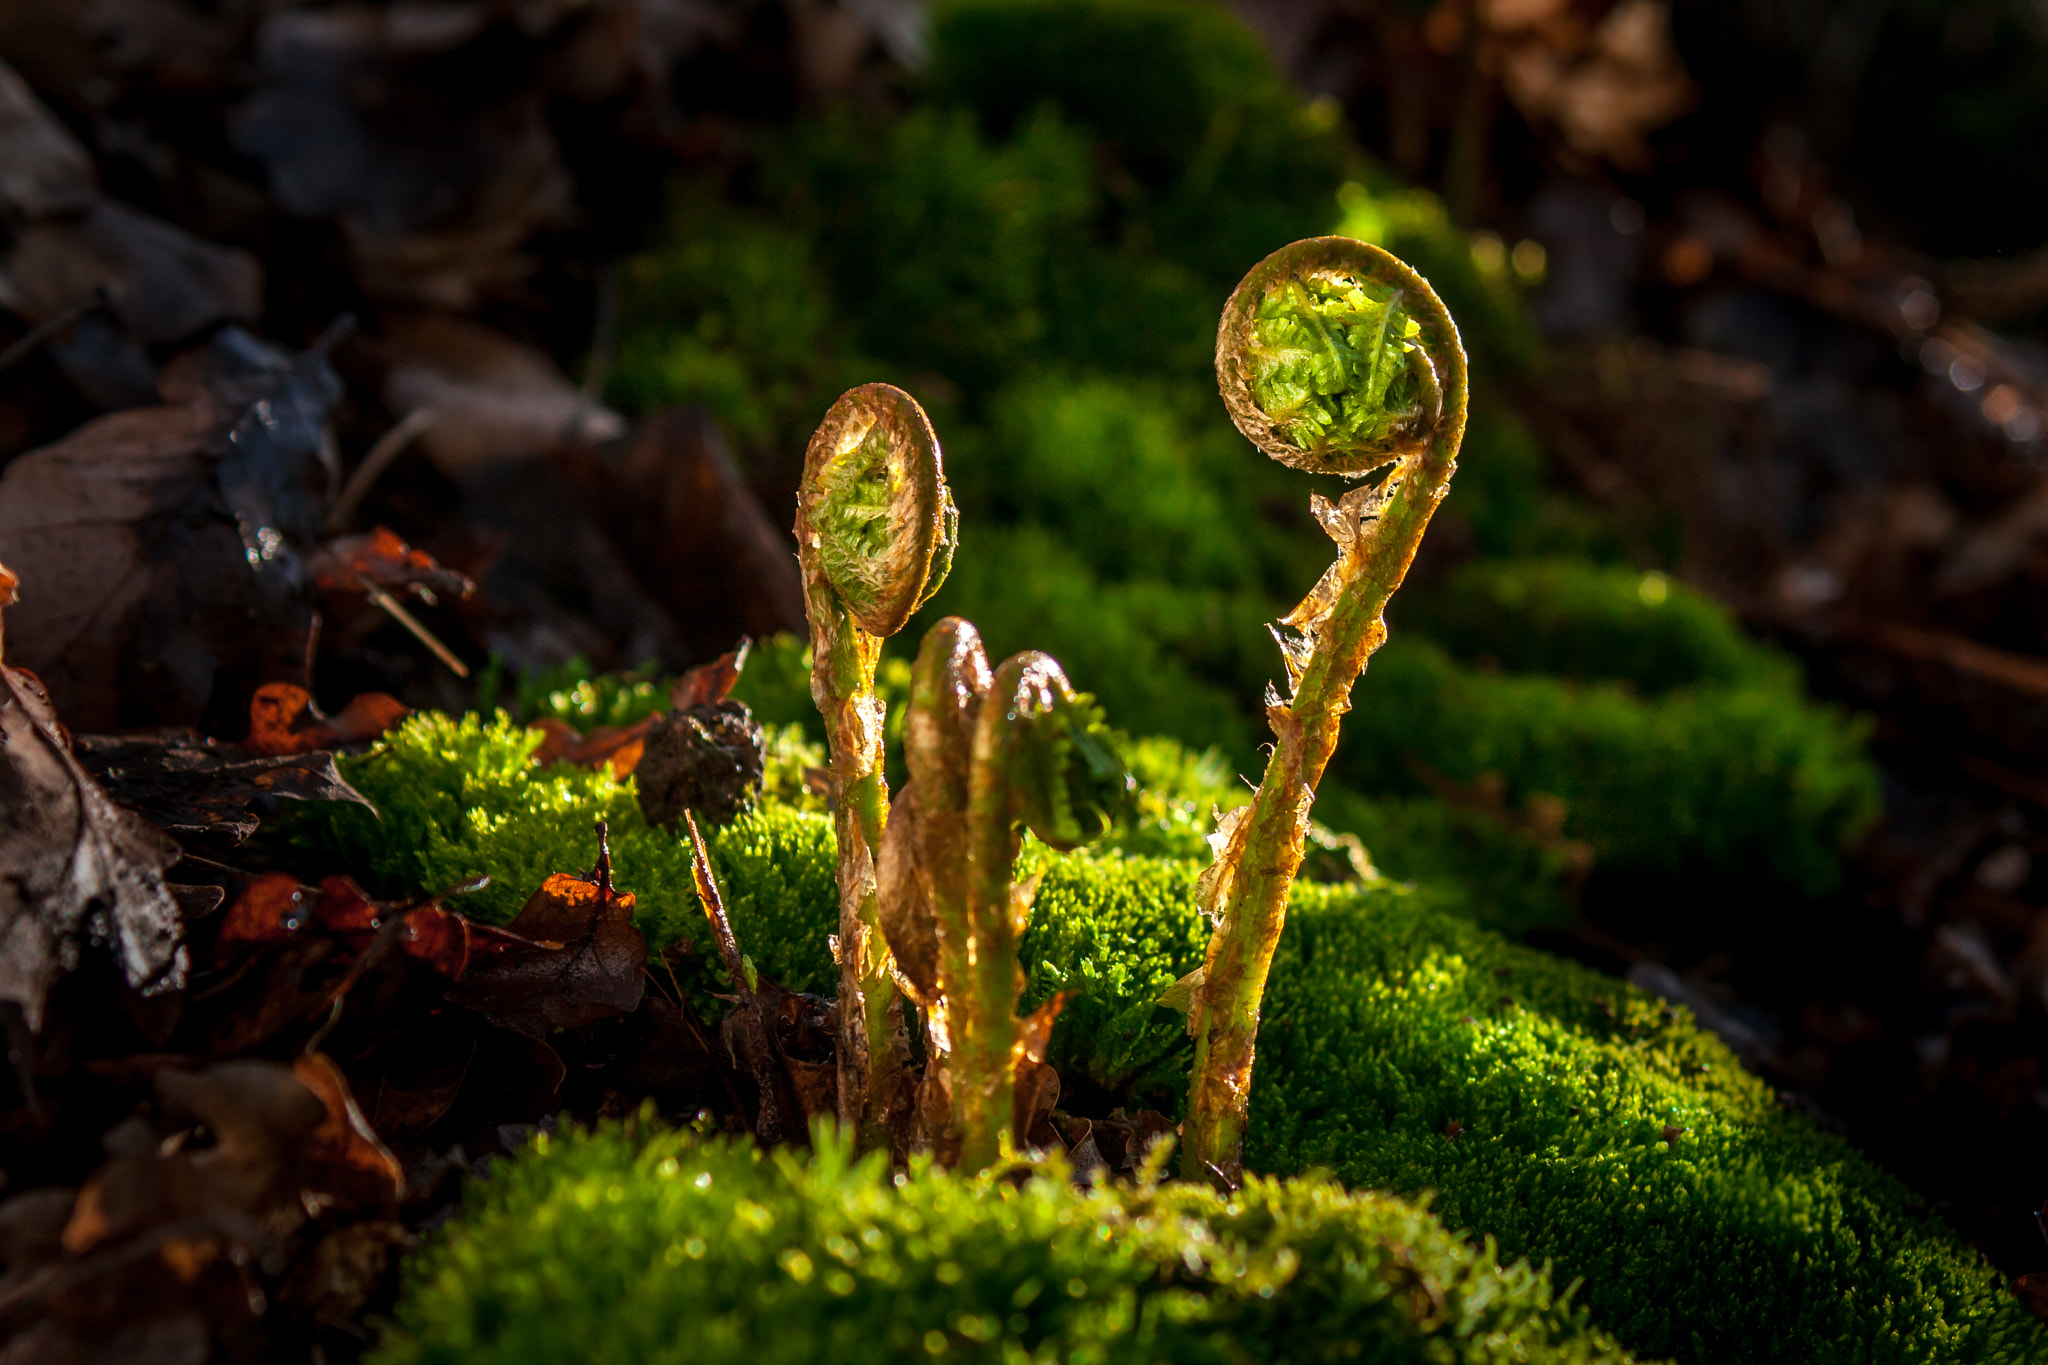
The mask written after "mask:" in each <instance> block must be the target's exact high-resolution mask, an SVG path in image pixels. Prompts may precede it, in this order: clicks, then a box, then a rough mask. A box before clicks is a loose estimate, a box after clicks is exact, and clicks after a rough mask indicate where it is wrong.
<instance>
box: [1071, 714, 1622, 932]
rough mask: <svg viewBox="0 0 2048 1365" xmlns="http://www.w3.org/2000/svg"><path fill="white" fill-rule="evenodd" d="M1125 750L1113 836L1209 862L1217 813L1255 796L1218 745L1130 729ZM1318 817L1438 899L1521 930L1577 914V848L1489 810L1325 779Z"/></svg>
mask: <svg viewBox="0 0 2048 1365" xmlns="http://www.w3.org/2000/svg"><path fill="white" fill-rule="evenodd" d="M1122 753H1123V755H1124V758H1125V760H1126V762H1128V763H1129V765H1130V769H1131V773H1132V775H1133V776H1134V777H1136V778H1137V781H1138V792H1137V797H1136V799H1135V801H1134V802H1133V803H1132V810H1131V814H1130V818H1129V819H1128V820H1127V821H1126V822H1125V823H1124V824H1122V825H1121V826H1119V827H1118V828H1117V829H1116V830H1115V831H1113V832H1112V833H1111V834H1110V836H1109V838H1108V840H1107V841H1106V842H1105V847H1106V848H1109V849H1115V850H1117V851H1120V852H1123V853H1128V854H1137V855H1140V856H1151V857H1162V858H1184V859H1193V860H1196V861H1198V862H1207V861H1208V859H1209V857H1210V849H1209V844H1208V836H1209V834H1210V833H1211V832H1212V831H1213V830H1214V829H1215V827H1216V820H1215V815H1216V814H1217V813H1218V812H1220V811H1227V810H1232V809H1234V808H1236V807H1238V806H1242V805H1245V804H1247V803H1248V802H1250V800H1251V787H1250V785H1249V784H1248V783H1246V782H1244V781H1243V780H1242V779H1240V778H1238V777H1237V775H1236V774H1235V772H1234V771H1233V770H1232V768H1231V766H1230V764H1229V761H1228V760H1227V759H1225V758H1224V756H1223V754H1222V752H1221V751H1219V750H1217V749H1213V748H1212V749H1207V750H1204V751H1201V752H1196V751H1195V750H1192V749H1189V748H1188V747H1187V746H1186V745H1184V744H1181V743H1179V742H1178V741H1176V740H1172V739H1166V738H1163V737H1159V736H1153V737H1151V738H1147V739H1140V740H1125V741H1124V742H1123V744H1122ZM1313 828H1320V829H1322V830H1324V831H1327V832H1329V833H1334V834H1338V835H1344V834H1355V835H1357V836H1358V837H1359V839H1360V841H1361V842H1362V843H1363V844H1364V846H1365V849H1366V851H1367V853H1368V855H1369V857H1370V860H1371V862H1372V864H1373V865H1374V867H1375V868H1376V869H1377V871H1378V872H1379V873H1380V874H1381V875H1383V876H1387V877H1391V878H1393V879H1394V880H1395V881H1419V882H1425V883H1427V884H1428V886H1429V889H1430V895H1431V897H1432V900H1433V902H1434V903H1435V904H1436V905H1437V906H1439V907H1440V908H1442V909H1445V910H1449V911H1452V912H1453V913H1456V914H1462V915H1465V916H1467V917H1468V918H1470V919H1472V920H1474V921H1476V922H1477V923H1480V924H1483V925H1485V926H1486V927H1487V928H1489V929H1495V930H1498V931H1499V932H1501V933H1504V934H1509V935H1515V934H1521V933H1525V932H1527V931H1528V930H1530V929H1536V928H1559V927H1562V926H1564V925H1566V924H1568V923H1570V921H1571V918H1572V913H1573V906H1572V899H1571V896H1570V894H1569V892H1568V889H1567V884H1568V883H1569V882H1570V881H1571V880H1572V879H1573V878H1575V877H1576V876H1577V875H1578V874H1579V872H1580V871H1581V870H1582V869H1581V867H1580V865H1579V862H1578V856H1579V852H1580V851H1579V850H1577V849H1575V848H1574V847H1573V846H1571V845H1570V844H1569V843H1568V842H1566V841H1562V840H1559V839H1556V838H1554V837H1553V838H1549V839H1547V840H1546V839H1544V838H1540V837H1538V834H1537V832H1535V831H1531V830H1527V829H1523V828H1519V827H1516V826H1513V825H1510V824H1507V823H1505V822H1503V821H1502V820H1501V819H1499V818H1496V816H1495V815H1493V814H1490V813H1488V812H1485V811H1480V810H1470V809H1460V808H1457V807H1453V806H1448V805H1445V804H1444V803H1443V802H1441V801H1438V800H1436V799H1435V798H1433V797H1427V796H1421V797H1364V796H1360V795H1358V794H1357V793H1356V792H1352V791H1348V790H1346V789H1344V788H1342V787H1340V786H1338V785H1336V784H1335V783H1325V784H1324V786H1323V790H1322V791H1321V792H1320V793H1319V794H1318V796H1317V797H1316V804H1315V824H1314V826H1312V829H1313ZM1312 837H1313V836H1312Z"/></svg>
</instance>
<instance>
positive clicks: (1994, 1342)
mask: <svg viewBox="0 0 2048 1365" xmlns="http://www.w3.org/2000/svg"><path fill="white" fill-rule="evenodd" d="M1178 868H1179V871H1178V872H1176V870H1175V865H1174V864H1170V863H1163V862H1156V861H1152V860H1143V859H1127V860H1118V859H1115V858H1110V857H1097V858H1089V857H1086V856H1072V857H1068V858H1066V859H1062V860H1060V863H1059V866H1058V868H1056V869H1055V872H1049V873H1048V875H1047V878H1046V881H1045V884H1044V885H1043V886H1042V887H1041V890H1040V893H1039V896H1038V901H1037V909H1036V912H1035V917H1034V920H1033V924H1032V929H1031V932H1030V935H1029V936H1028V937H1027V939H1026V941H1025V958H1026V962H1027V966H1028V968H1029V970H1030V972H1031V980H1032V982H1033V996H1032V998H1033V999H1035V998H1036V995H1037V994H1038V993H1039V992H1042V991H1044V990H1049V989H1051V988H1052V987H1053V986H1054V985H1057V984H1063V983H1067V982H1072V981H1086V982H1088V983H1089V984H1091V985H1092V986H1093V988H1094V989H1093V998H1092V999H1091V998H1084V1001H1077V1002H1076V1003H1075V1005H1073V1006H1070V1007H1069V1011H1068V1013H1069V1015H1070V1016H1071V1017H1072V1018H1073V1019H1074V1022H1075V1027H1074V1028H1073V1029H1072V1030H1071V1031H1069V1030H1067V1029H1066V1028H1065V1024H1066V1021H1065V1020H1063V1021H1062V1026H1063V1027H1062V1030H1061V1031H1060V1033H1059V1034H1057V1035H1056V1039H1055V1042H1056V1047H1055V1056H1054V1060H1055V1062H1056V1064H1059V1065H1062V1066H1064V1067H1068V1068H1072V1069H1073V1070H1074V1071H1076V1072H1080V1073H1082V1074H1087V1075H1089V1076H1090V1077H1091V1078H1092V1079H1095V1080H1097V1081H1098V1082H1105V1083H1114V1082H1116V1081H1117V1080H1119V1079H1121V1078H1122V1077H1123V1076H1124V1075H1126V1074H1127V1073H1128V1069H1129V1068H1130V1067H1131V1066H1132V1065H1133V1064H1137V1065H1142V1066H1143V1067H1144V1068H1145V1072H1144V1074H1145V1075H1147V1076H1149V1077H1152V1078H1155V1079H1163V1078H1165V1077H1170V1076H1173V1075H1175V1074H1178V1073H1184V1070H1185V1067H1186V1066H1187V1063H1188V1058H1189V1056H1190V1054H1191V1050H1192V1045H1191V1044H1190V1043H1189V1041H1188V1040H1187V1039H1186V1037H1185V1033H1184V1030H1182V1029H1181V1027H1180V1025H1181V1021H1180V1019H1179V1018H1178V1017H1177V1016H1175V1015H1172V1014H1169V1013H1168V1012H1166V1011H1164V1010H1158V1011H1156V1012H1155V1013H1154V1014H1153V1015H1152V1016H1151V1017H1150V1018H1149V1019H1147V1017H1146V1016H1145V1014H1144V1012H1143V1011H1144V1006H1145V1004H1146V1003H1147V1001H1148V1000H1149V999H1151V998H1154V997H1155V993H1156V990H1157V989H1161V988H1163V986H1162V983H1164V982H1167V981H1171V980H1172V979H1174V978H1175V977H1176V976H1178V975H1179V974H1181V973H1183V972H1186V971H1188V970H1191V969H1192V968H1193V967H1194V966H1196V965H1198V964H1199V962H1200V961H1201V944H1202V943H1203V942H1205V941H1206V938H1207V926H1206V925H1205V924H1204V923H1203V922H1202V920H1201V917H1200V912H1199V910H1198V909H1197V907H1196V902H1195V898H1194V892H1193V872H1194V865H1192V864H1185V863H1183V864H1179V865H1178ZM1056 873H1057V874H1058V875H1056ZM1119 975H1120V976H1121V978H1122V979H1123V980H1126V981H1128V982H1129V986H1128V987H1127V988H1125V989H1124V990H1122V991H1121V992H1118V988H1117V987H1116V986H1114V985H1113V984H1111V983H1112V982H1114V981H1115V980H1117V979H1118V977H1119ZM1113 992H1115V993H1114V994H1113ZM1027 1003H1029V1001H1027ZM1084 1007H1085V1010H1086V1012H1085V1013H1077V1012H1078V1011H1082V1010H1083V1009H1084ZM1111 1028H1116V1029H1122V1030H1127V1031H1128V1032H1127V1033H1126V1035H1125V1036H1126V1038H1128V1039H1130V1040H1132V1041H1131V1042H1130V1044H1129V1047H1130V1051H1129V1053H1128V1054H1124V1053H1119V1052H1118V1051H1117V1050H1116V1044H1115V1043H1114V1042H1108V1041H1105V1039H1104V1038H1103V1036H1102V1035H1103V1034H1105V1033H1107V1032H1108V1031H1109V1030H1110V1029H1111ZM1095 1067H1106V1068H1107V1069H1106V1070H1105V1071H1100V1072H1098V1071H1095V1070H1093V1068H1095ZM1574 1110H1576V1112H1574ZM1454 1123H1455V1124H1456V1125H1458V1127H1457V1130H1456V1132H1455V1135H1454V1134H1453V1130H1452V1125H1453V1124H1454ZM1666 1125H1672V1126H1674V1127H1676V1128H1681V1129H1683V1130H1684V1131H1683V1132H1681V1133H1676V1134H1674V1135H1672V1137H1671V1138H1670V1140H1668V1141H1667V1139H1666ZM1250 1133H1251V1138H1250V1149H1249V1151H1248V1153H1247V1157H1248V1161H1249V1164H1251V1165H1252V1166H1253V1168H1255V1169H1259V1170H1264V1171H1268V1172H1280V1173H1284V1172H1292V1171H1300V1170H1305V1169H1309V1168H1312V1167H1318V1166H1323V1167H1329V1168H1331V1169H1334V1170H1335V1171H1336V1172H1337V1174H1338V1175H1339V1176H1340V1177H1341V1178H1342V1179H1344V1180H1345V1181H1346V1182H1347V1183H1348V1184H1351V1185H1354V1186H1366V1187H1384V1188H1390V1189H1393V1190H1396V1191H1400V1192H1404V1193H1416V1192H1420V1191H1424V1190H1434V1191H1436V1198H1437V1203H1436V1207H1437V1209H1438V1210H1439V1211H1440V1212H1441V1213H1442V1214H1443V1215H1444V1217H1445V1219H1446V1220H1447V1221H1448V1222H1449V1223H1450V1224H1451V1225H1452V1226H1454V1227H1467V1228H1473V1229H1477V1230H1480V1231H1483V1232H1486V1233H1488V1234H1490V1235H1493V1236H1496V1237H1498V1238H1499V1239H1500V1243H1501V1245H1502V1247H1503V1248H1504V1249H1505V1250H1506V1251H1507V1252H1508V1253H1509V1254H1511V1255H1516V1256H1527V1257H1531V1258H1540V1259H1543V1260H1546V1261H1548V1262H1549V1263H1550V1264H1551V1265H1552V1267H1553V1268H1554V1271H1555V1273H1556V1274H1558V1275H1559V1276H1561V1277H1563V1276H1568V1277H1574V1278H1582V1279H1583V1281H1584V1289H1583V1291H1582V1292H1583V1293H1584V1295H1585V1302H1586V1303H1587V1305H1588V1306H1589V1307H1590V1308H1591V1309H1592V1310H1593V1314H1594V1320H1595V1321H1596V1322H1598V1323H1600V1324H1602V1325H1603V1326H1606V1327H1609V1328H1611V1329H1612V1330H1614V1331H1615V1332H1616V1333H1617V1335H1619V1336H1620V1338H1621V1339H1622V1341H1623V1342H1625V1343H1626V1344H1628V1345H1629V1346H1630V1347H1631V1348H1633V1349H1635V1350H1638V1351H1642V1352H1645V1353H1649V1354H1655V1355H1665V1354H1669V1355H1675V1356H1678V1357H1680V1358H1682V1359H1686V1360H1689V1361H1700V1362H1705V1361H1725V1362H1751V1361H1759V1362H1760V1361H1775V1360H1800V1361H1830V1362H1831V1361H1879V1360H1882V1361H1927V1362H1935V1361H1944V1362H1946V1361H1978V1360H1982V1361H1991V1360H1996V1361H2011V1362H2015V1365H2017V1362H2020V1361H2026V1360H2036V1359H2040V1358H2041V1356H2040V1355H2039V1352H2041V1351H2043V1350H2048V1337H2044V1336H2043V1334H2042V1332H2041V1330H2040V1328H2039V1327H2038V1326H2037V1325H2036V1324H2034V1323H2033V1322H2032V1321H2031V1320H2029V1319H2028V1318H2027V1317H2026V1316H2025V1314H2024V1313H2023V1311H2022V1310H2021V1309H2020V1308H2019V1307H2018V1305H2017V1303H2016V1302H2015V1301H2014V1300H2013V1299H2012V1298H2011V1296H2010V1295H2009V1294H2007V1293H2005V1292H2004V1291H2003V1290H2001V1289H2000V1287H1999V1285H1998V1281H1997V1277H1996V1276H1995V1275H1994V1274H1993V1273H1992V1272H1991V1271H1990V1269H1989V1268H1988V1267H1987V1266H1985V1265H1984V1264H1983V1262H1982V1261H1981V1260H1980V1259H1979V1258H1978V1257H1977V1256H1976V1255H1975V1253H1973V1252H1971V1251H1969V1250H1967V1249H1966V1248H1964V1247H1963V1246H1962V1245H1961V1244H1960V1243H1959V1242H1958V1241H1957V1240H1956V1238H1955V1236H1954V1234H1953V1233H1952V1232H1950V1231H1949V1230H1948V1229H1947V1228H1946V1227H1944V1226H1943V1225H1942V1224H1941V1223H1940V1222H1939V1221H1938V1220H1935V1219H1932V1218H1930V1217H1927V1216H1926V1215H1925V1214H1922V1213H1916V1212H1913V1211H1912V1210H1913V1209H1914V1208H1915V1207H1916V1206H1915V1205H1914V1204H1913V1202H1912V1201H1911V1199H1910V1196H1909V1194H1908V1192H1907V1190H1906V1189H1905V1188H1904V1187H1902V1186H1901V1185H1900V1184H1899V1183H1898V1182H1897V1181H1895V1180H1893V1179H1892V1178H1891V1177H1889V1176H1887V1175H1885V1174H1884V1173H1883V1172H1881V1171H1879V1170H1877V1169H1876V1168H1875V1167H1873V1166H1872V1165H1871V1164H1870V1163H1869V1162H1868V1161H1866V1160H1865V1159H1864V1158H1862V1157H1861V1156H1859V1155H1858V1154H1857V1153H1856V1152H1855V1151H1853V1150H1852V1149H1851V1148H1849V1147H1848V1146H1847V1145H1846V1144H1844V1143H1842V1142H1840V1141H1838V1140H1836V1139H1834V1138H1831V1137H1828V1136H1826V1135H1824V1134H1822V1133H1820V1132H1819V1131H1817V1130H1816V1129H1815V1128H1814V1127H1813V1125H1812V1124H1811V1123H1809V1122H1808V1121H1807V1120H1805V1119H1804V1118H1802V1117H1799V1116H1798V1115H1796V1114H1793V1113H1790V1112H1788V1111H1786V1110H1784V1109H1783V1108H1782V1107H1781V1106H1779V1105H1778V1103H1777V1102H1776V1100H1775V1098H1774V1097H1773V1096H1772V1094H1771V1092H1770V1090H1769V1089H1768V1088H1767V1087H1766V1086H1765V1085H1764V1084H1763V1083H1762V1082H1761V1081H1758V1080H1757V1079H1755V1078H1754V1077H1752V1076H1750V1075H1748V1074H1747V1073H1745V1072H1744V1071H1743V1070H1742V1069H1741V1067H1740V1065H1739V1064H1738V1063H1737V1062H1736V1060H1735V1059H1734V1057H1733V1056H1732V1055H1731V1054H1730V1053H1729V1052H1728V1051H1727V1050H1726V1049H1725V1048H1724V1047H1722V1046H1721V1044H1720V1043H1719V1042H1718V1041H1716V1040H1715V1039H1713V1038H1712V1037H1711V1036H1709V1035H1706V1034H1704V1033H1703V1032H1702V1031H1701V1030H1699V1029H1698V1028H1697V1027H1696V1026H1695V1025H1694V1024H1693V1023H1692V1021H1691V1019H1690V1017H1689V1016H1688V1015H1686V1014H1685V1013H1684V1012H1683V1011H1681V1010H1677V1009H1675V1008H1673V1007H1669V1006H1667V1005H1665V1004H1664V1003H1663V1002H1662V1001H1659V1000H1656V999H1653V998H1651V997H1649V996H1646V995H1644V994H1642V993H1641V992H1638V991H1636V990H1634V989H1633V988H1632V987H1629V986H1627V985H1625V984H1623V983H1621V982H1617V981H1614V980H1612V979H1610V978H1606V977H1603V976H1600V975H1599V974H1597V973H1595V972H1591V971H1588V970H1586V969H1584V968H1581V967H1577V966H1574V965H1572V964H1569V963H1564V962H1560V961H1558V960H1556V959H1554V958H1550V957H1547V956H1545V955H1544V954H1541V953H1537V952H1534V951H1531V950H1528V949H1523V948H1517V947H1514V946H1511V945H1510V944H1508V943H1507V942H1506V941H1504V940H1503V939H1501V938H1499V937H1497V936H1496V935H1494V934H1491V933H1488V932H1486V931H1484V930H1482V929H1479V928H1477V927H1475V926H1473V925H1472V924H1470V923H1469V922H1467V921H1466V920H1464V919H1463V918H1461V917H1459V916H1456V915H1453V914H1447V913H1445V912H1444V911H1443V910H1442V909H1440V908H1439V907H1438V906H1437V905H1436V904H1434V903H1433V897H1432V896H1431V895H1430V894H1428V893H1427V892H1426V891H1421V892H1413V891H1407V890H1404V889H1401V888H1398V887H1394V886H1392V885H1390V884H1386V883H1382V884H1379V885H1377V886H1366V887H1358V886H1344V887H1332V886H1319V885H1315V884H1313V883H1297V884H1296V886H1295V890H1294V898H1293V907H1292V910H1291V912H1290V914H1289V918H1288V923H1287V930H1286V933H1285V936H1284V937H1283V938H1282V940H1281V948H1280V954H1279V957H1278V959H1277V960H1276V962H1275V966H1274V974H1273V978H1272V981H1271V983H1270V985H1269V987H1268V990H1267V993H1266V1000H1265V1007H1264V1020H1263V1023H1262V1025H1261V1028H1260V1035H1259V1060H1258V1072H1257V1076H1256V1079H1255V1082H1254V1085H1253V1090H1252V1123H1251V1130H1250Z"/></svg>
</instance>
